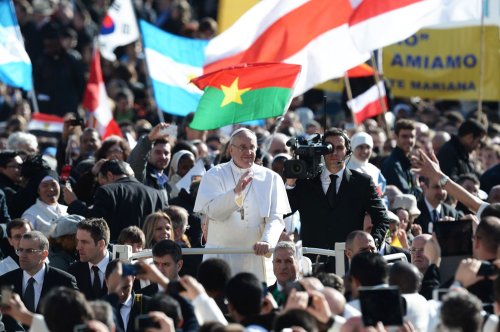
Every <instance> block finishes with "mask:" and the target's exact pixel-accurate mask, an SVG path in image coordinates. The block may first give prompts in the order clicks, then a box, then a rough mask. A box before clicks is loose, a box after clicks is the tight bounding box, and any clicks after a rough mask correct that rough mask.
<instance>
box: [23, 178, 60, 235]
mask: <svg viewBox="0 0 500 332" xmlns="http://www.w3.org/2000/svg"><path fill="white" fill-rule="evenodd" d="M60 194H61V188H60V186H59V177H58V176H57V173H55V172H54V171H49V172H48V174H47V175H45V176H44V177H43V178H42V179H41V180H40V184H39V185H38V198H37V200H36V203H35V204H33V205H32V206H30V207H29V208H28V209H27V210H26V211H24V213H23V215H22V218H23V219H26V220H28V221H29V222H30V223H31V226H33V230H36V231H40V232H42V233H43V235H45V236H48V235H49V234H50V233H51V232H52V231H53V230H54V227H55V225H54V221H55V220H56V219H57V218H59V217H62V216H67V215H68V213H67V210H68V207H67V206H66V205H63V204H59V203H58V200H59V195H60Z"/></svg>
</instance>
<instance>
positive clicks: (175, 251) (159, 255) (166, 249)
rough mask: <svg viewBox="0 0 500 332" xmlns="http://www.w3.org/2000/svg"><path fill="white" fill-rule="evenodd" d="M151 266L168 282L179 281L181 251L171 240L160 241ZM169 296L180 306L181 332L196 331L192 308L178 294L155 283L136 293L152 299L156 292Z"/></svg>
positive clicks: (155, 249)
mask: <svg viewBox="0 0 500 332" xmlns="http://www.w3.org/2000/svg"><path fill="white" fill-rule="evenodd" d="M152 251H153V264H154V265H156V267H157V268H158V270H160V272H161V273H162V274H163V275H164V276H165V277H167V278H168V280H169V281H170V282H178V281H179V271H180V270H181V268H182V263H183V260H182V249H181V247H180V246H179V245H178V244H177V243H175V242H174V241H172V240H161V241H159V242H157V243H156V244H155V245H154V247H153V250H152ZM165 291H167V294H169V295H171V296H172V297H173V298H174V299H175V300H177V302H179V305H180V306H181V312H182V317H183V318H184V324H183V326H182V330H183V331H185V332H186V331H198V328H199V325H198V321H197V319H196V316H195V315H194V308H193V305H192V304H191V303H189V302H188V301H187V300H186V299H185V298H183V297H182V296H180V295H179V294H173V293H169V292H168V290H167V289H166V288H165V287H162V286H161V285H159V284H157V283H151V284H150V285H149V286H146V287H144V288H143V289H141V290H139V291H138V292H137V293H140V294H144V295H147V296H151V297H153V296H154V295H155V294H156V293H158V292H165Z"/></svg>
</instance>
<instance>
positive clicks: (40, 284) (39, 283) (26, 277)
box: [20, 264, 46, 309]
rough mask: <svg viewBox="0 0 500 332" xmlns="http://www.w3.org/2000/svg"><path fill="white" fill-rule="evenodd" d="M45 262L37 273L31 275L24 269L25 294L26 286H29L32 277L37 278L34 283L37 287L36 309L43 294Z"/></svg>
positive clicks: (35, 287) (34, 286)
mask: <svg viewBox="0 0 500 332" xmlns="http://www.w3.org/2000/svg"><path fill="white" fill-rule="evenodd" d="M45 270H46V267H45V264H43V266H42V268H41V269H40V271H38V272H37V273H35V275H33V276H31V275H29V274H28V272H26V271H23V294H20V295H24V292H26V287H27V286H28V280H30V278H31V277H33V278H34V279H35V282H34V283H33V288H34V289H35V303H34V304H35V309H36V308H37V307H38V302H39V301H40V295H41V294H42V287H43V280H44V279H45Z"/></svg>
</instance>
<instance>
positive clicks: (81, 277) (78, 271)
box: [68, 252, 113, 301]
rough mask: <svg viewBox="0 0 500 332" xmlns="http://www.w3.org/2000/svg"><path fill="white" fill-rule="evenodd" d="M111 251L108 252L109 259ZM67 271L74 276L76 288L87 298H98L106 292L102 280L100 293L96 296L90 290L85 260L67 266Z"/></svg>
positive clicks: (88, 269)
mask: <svg viewBox="0 0 500 332" xmlns="http://www.w3.org/2000/svg"><path fill="white" fill-rule="evenodd" d="M111 255H112V254H111V252H109V254H108V258H109V261H111V260H112V259H113V257H112V256H111ZM68 272H69V273H71V274H72V275H74V276H75V278H76V283H77V285H78V289H79V290H80V291H81V292H82V293H83V294H85V297H86V298H87V300H89V301H91V300H98V299H100V298H102V297H103V296H104V295H106V294H107V293H108V288H107V287H106V283H105V282H103V287H102V291H101V294H99V296H98V297H95V296H94V293H93V291H92V282H91V279H90V268H89V263H87V262H75V263H73V264H71V265H70V266H69V268H68Z"/></svg>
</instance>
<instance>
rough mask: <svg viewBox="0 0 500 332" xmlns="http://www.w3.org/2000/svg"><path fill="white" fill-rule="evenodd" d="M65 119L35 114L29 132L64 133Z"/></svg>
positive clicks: (32, 116)
mask: <svg viewBox="0 0 500 332" xmlns="http://www.w3.org/2000/svg"><path fill="white" fill-rule="evenodd" d="M63 125H64V118H62V117H59V116H56V115H52V114H45V113H39V112H38V113H33V115H31V121H30V122H29V124H28V130H29V131H32V130H41V131H47V132H52V133H62V131H63Z"/></svg>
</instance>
